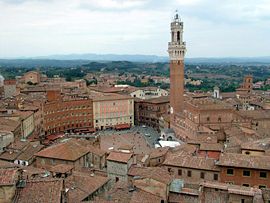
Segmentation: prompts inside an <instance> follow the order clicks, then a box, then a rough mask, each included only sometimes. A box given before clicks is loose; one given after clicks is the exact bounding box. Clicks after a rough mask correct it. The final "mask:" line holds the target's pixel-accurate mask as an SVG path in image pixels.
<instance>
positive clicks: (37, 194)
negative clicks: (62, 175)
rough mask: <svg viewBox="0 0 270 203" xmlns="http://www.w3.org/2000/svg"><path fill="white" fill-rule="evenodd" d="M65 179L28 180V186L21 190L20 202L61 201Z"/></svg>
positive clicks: (56, 202)
mask: <svg viewBox="0 0 270 203" xmlns="http://www.w3.org/2000/svg"><path fill="white" fill-rule="evenodd" d="M62 189H63V180H58V179H53V180H37V181H29V182H26V186H25V187H24V188H22V189H21V190H19V193H18V198H17V201H15V202H18V203H28V202H44V203H45V202H51V203H59V202H61V192H62Z"/></svg>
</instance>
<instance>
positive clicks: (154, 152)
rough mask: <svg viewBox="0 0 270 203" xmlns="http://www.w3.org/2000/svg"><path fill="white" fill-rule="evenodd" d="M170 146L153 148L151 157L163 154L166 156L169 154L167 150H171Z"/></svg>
mask: <svg viewBox="0 0 270 203" xmlns="http://www.w3.org/2000/svg"><path fill="white" fill-rule="evenodd" d="M169 148H170V147H160V148H156V149H153V150H152V151H151V153H150V157H149V158H150V159H154V158H157V157H161V156H165V155H166V154H167V152H168V151H169Z"/></svg>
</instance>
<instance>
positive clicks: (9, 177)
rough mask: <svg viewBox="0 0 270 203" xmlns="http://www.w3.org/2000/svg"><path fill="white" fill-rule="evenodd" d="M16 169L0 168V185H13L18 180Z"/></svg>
mask: <svg viewBox="0 0 270 203" xmlns="http://www.w3.org/2000/svg"><path fill="white" fill-rule="evenodd" d="M17 171H18V169H10V168H8V169H0V186H6V185H15V183H16V182H17V180H18V173H17Z"/></svg>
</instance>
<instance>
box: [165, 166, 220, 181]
mask: <svg viewBox="0 0 270 203" xmlns="http://www.w3.org/2000/svg"><path fill="white" fill-rule="evenodd" d="M168 172H173V170H172V169H171V168H168ZM177 172H178V175H179V176H182V175H183V171H182V169H178V171H177ZM187 176H188V177H192V171H191V170H188V171H187ZM200 178H201V179H204V178H205V172H201V173H200ZM213 179H214V180H218V174H217V173H215V174H214V175H213Z"/></svg>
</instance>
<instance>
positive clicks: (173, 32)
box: [172, 32, 174, 42]
mask: <svg viewBox="0 0 270 203" xmlns="http://www.w3.org/2000/svg"><path fill="white" fill-rule="evenodd" d="M173 41H174V32H172V42H173Z"/></svg>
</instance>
